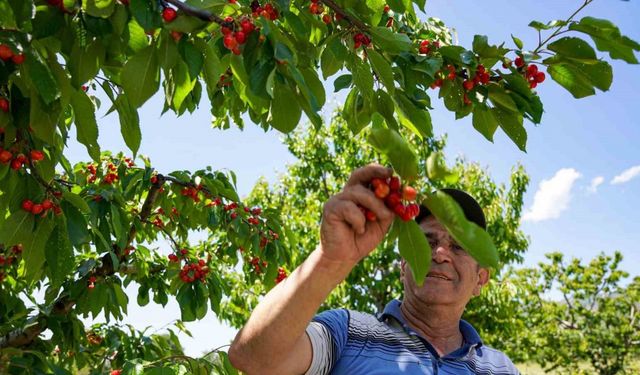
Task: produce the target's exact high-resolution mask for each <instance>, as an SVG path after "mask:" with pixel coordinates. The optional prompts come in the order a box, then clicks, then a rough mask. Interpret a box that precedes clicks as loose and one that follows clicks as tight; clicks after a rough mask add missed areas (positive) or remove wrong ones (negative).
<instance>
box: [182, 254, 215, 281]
mask: <svg viewBox="0 0 640 375" xmlns="http://www.w3.org/2000/svg"><path fill="white" fill-rule="evenodd" d="M208 274H209V267H208V266H207V264H206V262H205V261H204V259H199V260H198V261H197V262H186V263H185V265H184V266H182V269H181V270H180V279H181V280H182V281H184V282H185V283H193V282H195V281H196V280H200V281H201V282H205V278H206V277H207V275H208Z"/></svg>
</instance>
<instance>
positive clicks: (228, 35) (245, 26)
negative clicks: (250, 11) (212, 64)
mask: <svg viewBox="0 0 640 375" xmlns="http://www.w3.org/2000/svg"><path fill="white" fill-rule="evenodd" d="M224 22H225V25H224V26H222V27H221V28H220V31H221V32H222V34H223V35H224V37H223V38H222V43H223V44H224V46H225V47H226V48H227V49H228V50H230V51H231V52H233V53H234V54H236V55H239V54H240V53H242V52H241V51H240V46H241V45H243V44H245V43H246V42H247V38H248V37H249V35H251V33H253V32H254V31H255V30H256V26H255V25H254V24H253V22H251V20H249V19H248V18H244V17H243V18H242V19H241V20H240V26H239V27H236V25H235V23H234V22H235V21H234V19H233V17H227V18H225V19H224ZM234 29H235V31H234ZM221 79H222V77H221Z"/></svg>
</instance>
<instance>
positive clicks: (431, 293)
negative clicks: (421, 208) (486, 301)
mask: <svg viewBox="0 0 640 375" xmlns="http://www.w3.org/2000/svg"><path fill="white" fill-rule="evenodd" d="M420 227H421V228H422V231H423V232H424V233H425V235H426V237H427V240H428V241H429V244H430V245H431V251H432V253H431V256H432V261H431V269H430V271H429V274H428V275H427V277H426V279H425V281H424V284H422V286H421V287H418V286H417V285H416V283H415V282H414V280H413V276H412V274H411V270H410V268H409V267H408V266H407V264H406V262H405V261H404V260H403V261H402V277H403V283H404V289H405V297H404V298H416V299H418V300H419V301H420V302H422V303H426V304H431V305H433V304H439V305H452V307H458V308H461V309H463V308H464V306H465V305H466V304H467V302H469V300H470V299H471V297H473V296H477V295H479V294H480V289H481V288H482V286H483V285H485V284H486V283H487V282H488V281H489V270H488V269H486V268H480V267H479V266H478V263H477V262H476V261H475V260H474V259H473V258H472V257H471V255H469V254H468V253H467V252H466V251H465V250H464V249H462V248H461V247H460V246H459V245H458V244H457V243H456V242H455V241H454V240H453V238H451V236H450V235H449V233H448V232H447V230H446V229H445V228H444V227H443V226H442V225H440V223H439V222H438V221H437V220H436V219H435V217H433V216H429V217H427V218H426V219H424V220H423V221H422V222H421V223H420ZM416 302H418V301H416Z"/></svg>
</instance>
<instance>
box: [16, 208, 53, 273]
mask: <svg viewBox="0 0 640 375" xmlns="http://www.w3.org/2000/svg"><path fill="white" fill-rule="evenodd" d="M53 227H54V221H53V220H51V219H44V220H40V221H39V223H38V224H37V225H36V230H35V231H34V232H33V233H32V235H31V238H30V241H29V242H28V243H26V244H25V246H24V252H23V258H24V277H25V279H26V280H27V282H28V283H33V282H34V281H36V280H38V279H40V277H42V266H43V265H44V262H45V244H46V243H47V240H48V239H49V235H50V234H51V231H52V230H53Z"/></svg>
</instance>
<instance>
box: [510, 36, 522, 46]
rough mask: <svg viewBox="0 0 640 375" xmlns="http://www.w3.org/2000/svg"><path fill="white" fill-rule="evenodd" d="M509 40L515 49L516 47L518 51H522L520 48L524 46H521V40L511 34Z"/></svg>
mask: <svg viewBox="0 0 640 375" xmlns="http://www.w3.org/2000/svg"><path fill="white" fill-rule="evenodd" d="M511 39H512V40H513V43H514V44H515V45H516V47H518V49H522V47H523V46H524V44H522V40H520V39H519V38H517V37H515V36H513V34H511Z"/></svg>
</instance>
